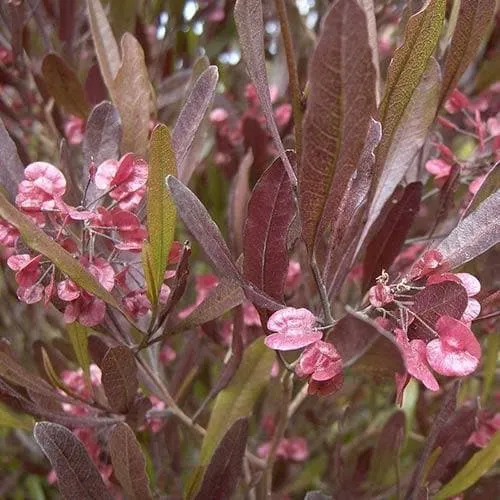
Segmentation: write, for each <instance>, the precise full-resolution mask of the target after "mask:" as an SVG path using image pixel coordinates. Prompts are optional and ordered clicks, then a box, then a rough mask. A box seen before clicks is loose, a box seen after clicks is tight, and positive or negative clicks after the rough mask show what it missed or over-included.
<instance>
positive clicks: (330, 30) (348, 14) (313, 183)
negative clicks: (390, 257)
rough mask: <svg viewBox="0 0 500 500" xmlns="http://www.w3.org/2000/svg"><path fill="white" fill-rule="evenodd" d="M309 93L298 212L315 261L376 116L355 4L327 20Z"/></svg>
mask: <svg viewBox="0 0 500 500" xmlns="http://www.w3.org/2000/svg"><path fill="white" fill-rule="evenodd" d="M353 53H355V54H356V57H352V54H353ZM309 88H310V93H309V97H308V103H307V110H306V113H305V117H304V127H303V129H304V145H303V154H302V161H301V164H300V171H299V211H300V215H301V219H302V231H303V237H304V240H305V242H306V245H307V248H308V250H309V254H310V256H311V257H312V254H313V250H314V248H315V244H316V240H317V238H318V235H322V233H323V231H324V230H325V228H326V227H327V224H328V223H329V221H330V219H331V217H332V216H335V215H336V214H337V212H336V211H335V208H338V206H339V202H340V199H339V197H338V195H337V196H334V195H333V194H332V191H335V192H336V193H340V197H341V196H342V194H343V191H344V189H345V188H346V187H347V185H348V183H349V181H350V179H351V177H352V174H353V173H354V171H355V170H356V167H357V166H358V164H359V159H360V156H361V154H362V151H363V149H364V142H365V138H366V137H367V134H368V130H369V127H370V126H371V124H372V119H371V116H374V115H375V112H376V98H375V69H374V67H373V64H372V52H371V49H370V45H369V42H368V31H367V26H366V16H365V13H364V11H363V9H362V8H361V7H360V6H359V5H358V2H357V1H356V0H340V1H338V2H336V3H335V4H334V5H333V7H332V8H331V10H330V11H329V12H328V14H327V15H326V17H325V19H324V21H323V27H322V32H321V36H320V39H319V43H318V46H317V48H316V50H315V52H314V54H313V57H312V60H311V65H310V69H309ZM332 206H333V207H335V208H332Z"/></svg>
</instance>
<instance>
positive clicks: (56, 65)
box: [42, 53, 89, 118]
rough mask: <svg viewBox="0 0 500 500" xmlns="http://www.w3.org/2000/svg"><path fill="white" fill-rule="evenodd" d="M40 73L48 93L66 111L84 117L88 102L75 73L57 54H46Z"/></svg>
mask: <svg viewBox="0 0 500 500" xmlns="http://www.w3.org/2000/svg"><path fill="white" fill-rule="evenodd" d="M42 74H43V78H44V80H45V85H46V87H47V90H48V92H49V93H50V95H51V96H52V97H53V98H54V99H55V101H56V103H57V104H58V105H59V106H61V107H62V108H64V110H65V111H66V112H67V113H70V114H72V115H75V116H80V117H82V118H86V117H87V115H88V114H89V103H88V102H87V98H86V97H85V91H84V90H83V86H82V84H81V83H80V81H79V80H78V77H77V76H76V73H75V72H74V71H73V70H72V69H71V68H70V67H69V66H68V65H67V63H66V62H65V61H64V59H62V58H61V57H59V56H58V55H57V54H53V53H51V54H47V55H46V56H45V57H44V58H43V62H42Z"/></svg>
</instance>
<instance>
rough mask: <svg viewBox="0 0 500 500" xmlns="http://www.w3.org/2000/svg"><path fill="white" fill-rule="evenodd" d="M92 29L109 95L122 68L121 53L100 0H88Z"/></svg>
mask: <svg viewBox="0 0 500 500" xmlns="http://www.w3.org/2000/svg"><path fill="white" fill-rule="evenodd" d="M87 7H88V10H89V20H90V29H91V31H92V38H93V39H94V48H95V51H96V54H97V60H98V61H99V68H100V69H101V74H102V78H103V80H104V83H105V84H106V87H107V88H108V91H109V93H110V94H111V91H112V88H113V81H114V79H115V77H116V74H117V73H118V68H119V67H120V52H119V50H118V44H117V43H116V40H115V37H114V36H113V31H112V30H111V26H110V25H109V22H108V20H107V18H106V14H105V13H104V9H103V8H102V4H101V2H100V0H87Z"/></svg>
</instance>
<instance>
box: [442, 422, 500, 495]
mask: <svg viewBox="0 0 500 500" xmlns="http://www.w3.org/2000/svg"><path fill="white" fill-rule="evenodd" d="M498 460H500V432H497V433H496V434H495V435H494V436H493V438H492V439H491V441H490V442H489V443H488V446H486V448H483V449H482V450H481V451H478V452H477V453H476V454H475V455H474V456H473V457H472V458H471V459H470V460H469V461H468V462H467V463H466V464H465V466H464V467H463V469H462V470H460V471H459V472H458V474H457V475H456V476H455V477H454V478H453V479H452V480H451V481H450V482H449V483H447V484H446V485H445V486H443V487H442V488H441V489H440V490H439V491H438V493H437V494H436V496H435V497H434V499H435V500H444V499H446V498H449V497H453V496H455V495H458V494H459V493H461V492H462V491H464V490H466V489H467V488H470V487H471V486H472V485H473V484H474V483H476V482H477V481H478V480H479V479H480V478H481V476H483V475H484V474H485V473H486V472H488V470H489V469H490V468H491V467H493V466H494V465H495V463H496V462H497V461H498Z"/></svg>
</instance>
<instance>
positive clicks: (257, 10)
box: [234, 0, 295, 180]
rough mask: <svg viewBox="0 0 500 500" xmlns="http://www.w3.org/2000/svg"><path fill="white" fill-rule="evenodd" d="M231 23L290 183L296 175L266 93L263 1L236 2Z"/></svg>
mask: <svg viewBox="0 0 500 500" xmlns="http://www.w3.org/2000/svg"><path fill="white" fill-rule="evenodd" d="M234 20H235V23H236V29H237V30H238V37H239V40H240V46H241V53H242V55H243V60H244V61H245V63H246V67H247V71H248V73H249V75H250V78H251V80H252V83H253V84H254V86H255V90H256V91H257V95H258V96H259V101H260V105H261V107H262V111H263V113H264V116H265V117H266V122H267V126H268V128H269V131H270V132H271V135H272V138H273V142H274V146H275V148H276V149H277V150H278V153H279V155H280V157H281V159H282V161H283V165H284V166H285V168H286V170H287V172H288V175H289V176H290V179H291V180H292V179H294V177H295V174H294V173H293V169H292V166H291V165H290V162H289V161H288V157H287V156H286V153H285V148H284V147H283V143H282V141H281V137H280V134H279V131H278V127H277V125H276V122H275V120H274V115H273V107H272V103H271V95H270V93H269V82H268V80H267V73H266V62H265V53H264V19H263V15H262V0H237V1H236V5H235V7H234Z"/></svg>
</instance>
